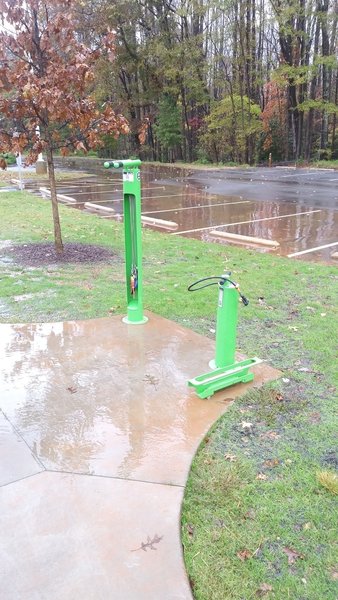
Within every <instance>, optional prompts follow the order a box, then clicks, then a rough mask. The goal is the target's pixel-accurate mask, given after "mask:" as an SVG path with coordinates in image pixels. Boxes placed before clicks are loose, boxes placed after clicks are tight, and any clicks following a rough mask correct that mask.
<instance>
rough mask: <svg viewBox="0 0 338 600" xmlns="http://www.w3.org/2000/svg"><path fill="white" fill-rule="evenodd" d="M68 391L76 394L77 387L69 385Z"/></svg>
mask: <svg viewBox="0 0 338 600" xmlns="http://www.w3.org/2000/svg"><path fill="white" fill-rule="evenodd" d="M67 390H68V392H70V393H71V394H75V393H76V392H77V389H76V387H72V386H71V385H70V386H69V387H67Z"/></svg>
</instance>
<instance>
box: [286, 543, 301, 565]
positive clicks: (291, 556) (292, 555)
mask: <svg viewBox="0 0 338 600" xmlns="http://www.w3.org/2000/svg"><path fill="white" fill-rule="evenodd" d="M283 552H285V554H286V555H287V557H288V565H293V563H294V562H296V560H297V559H298V558H301V559H303V558H304V554H300V552H297V550H293V549H292V548H288V547H287V546H286V547H285V548H283Z"/></svg>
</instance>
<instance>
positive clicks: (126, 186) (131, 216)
mask: <svg viewBox="0 0 338 600" xmlns="http://www.w3.org/2000/svg"><path fill="white" fill-rule="evenodd" d="M140 164H141V161H140V160H138V159H137V160H119V161H108V162H105V163H104V167H105V168H106V169H109V168H111V167H112V168H114V169H120V168H122V169H123V215H124V216H123V220H124V240H125V255H126V260H125V266H126V285H127V316H126V317H124V318H123V321H124V323H130V324H132V325H140V324H142V323H146V322H147V321H148V318H147V317H145V316H144V315H143V286H142V281H143V278H142V226H141V174H140V169H139V166H140Z"/></svg>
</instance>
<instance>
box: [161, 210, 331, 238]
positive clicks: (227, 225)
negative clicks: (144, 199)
mask: <svg viewBox="0 0 338 600" xmlns="http://www.w3.org/2000/svg"><path fill="white" fill-rule="evenodd" d="M319 212H322V211H321V210H306V211H304V212H298V213H291V214H289V215H281V216H279V217H264V218H263V219H251V220H250V221H238V222H237V223H223V224H222V225H211V226H210V227H200V228H199V229H187V230H186V231H176V232H175V233H172V234H171V235H182V234H183V233H195V231H207V230H208V229H219V228H220V227H232V226H234V225H245V224H246V223H258V222H259V221H273V220H275V219H286V218H287V217H296V216H298V215H311V214H312V213H319Z"/></svg>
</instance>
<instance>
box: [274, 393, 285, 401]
mask: <svg viewBox="0 0 338 600" xmlns="http://www.w3.org/2000/svg"><path fill="white" fill-rule="evenodd" d="M275 398H276V400H277V402H282V400H284V396H283V394H281V393H280V392H277V394H276V396H275Z"/></svg>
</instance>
